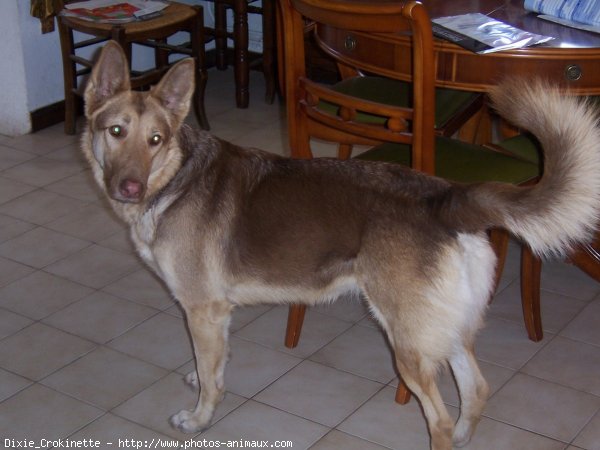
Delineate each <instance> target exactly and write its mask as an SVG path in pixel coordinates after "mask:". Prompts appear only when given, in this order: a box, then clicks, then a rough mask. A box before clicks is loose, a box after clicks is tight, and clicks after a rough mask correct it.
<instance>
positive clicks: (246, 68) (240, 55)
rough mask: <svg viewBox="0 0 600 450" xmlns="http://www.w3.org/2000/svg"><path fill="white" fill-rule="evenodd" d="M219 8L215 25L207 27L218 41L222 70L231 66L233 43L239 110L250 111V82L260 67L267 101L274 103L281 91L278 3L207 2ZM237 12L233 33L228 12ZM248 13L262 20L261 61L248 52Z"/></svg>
mask: <svg viewBox="0 0 600 450" xmlns="http://www.w3.org/2000/svg"><path fill="white" fill-rule="evenodd" d="M207 1H209V2H212V3H214V5H215V26H214V28H208V27H207V28H206V31H207V33H208V34H210V35H211V36H212V37H213V38H214V40H215V46H216V61H215V65H216V67H217V69H219V70H225V69H226V68H227V66H228V64H227V39H228V38H230V39H232V40H233V49H234V59H233V66H234V76H235V99H236V104H237V107H238V108H247V107H248V103H249V91H248V81H249V73H250V69H252V68H260V70H261V71H262V72H263V75H264V77H265V83H266V94H265V101H266V102H267V103H269V104H270V103H273V100H274V99H275V92H276V90H277V84H276V77H275V59H276V58H275V53H276V50H275V0H262V2H261V3H262V4H261V5H256V2H257V0H207ZM228 9H231V10H232V11H233V31H229V30H228V27H227V10H228ZM248 14H258V15H260V16H261V17H262V38H263V51H262V55H261V57H260V58H254V59H252V58H251V56H250V52H249V50H248Z"/></svg>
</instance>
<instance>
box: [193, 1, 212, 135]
mask: <svg viewBox="0 0 600 450" xmlns="http://www.w3.org/2000/svg"><path fill="white" fill-rule="evenodd" d="M194 9H196V12H197V14H196V17H195V19H194V21H193V23H192V24H191V30H190V40H191V43H192V54H193V55H194V57H195V58H196V90H195V91H194V112H195V113H196V118H197V119H198V123H199V124H200V127H202V129H203V130H210V125H209V123H208V117H207V116H206V110H205V109H204V92H205V91H206V83H207V81H208V73H207V72H206V53H205V51H204V11H203V9H202V8H201V7H199V6H195V7H194Z"/></svg>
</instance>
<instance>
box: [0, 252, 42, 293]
mask: <svg viewBox="0 0 600 450" xmlns="http://www.w3.org/2000/svg"><path fill="white" fill-rule="evenodd" d="M34 270H35V269H33V268H32V267H29V266H26V265H24V264H19V263H18V262H14V261H11V260H9V259H6V258H2V257H1V256H0V287H2V286H5V285H7V284H9V283H12V282H13V281H16V280H18V279H19V278H23V277H24V276H27V275H29V274H30V273H31V272H33V271H34Z"/></svg>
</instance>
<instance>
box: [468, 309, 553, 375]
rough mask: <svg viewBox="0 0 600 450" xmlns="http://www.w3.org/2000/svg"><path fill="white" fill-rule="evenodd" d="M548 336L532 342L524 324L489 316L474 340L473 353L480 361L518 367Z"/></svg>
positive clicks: (541, 345)
mask: <svg viewBox="0 0 600 450" xmlns="http://www.w3.org/2000/svg"><path fill="white" fill-rule="evenodd" d="M550 338H551V335H548V334H547V335H546V336H545V338H544V340H543V341H542V342H532V341H530V340H529V339H528V338H527V333H526V331H525V326H524V325H522V324H517V323H515V322H510V321H507V320H502V319H497V318H495V317H492V316H489V317H488V318H487V320H486V322H485V326H484V328H483V329H482V330H481V331H480V332H479V334H478V336H477V338H476V340H475V354H476V355H477V358H478V359H480V360H482V361H487V362H490V363H493V364H498V365H500V366H503V367H507V368H509V369H519V368H520V367H522V366H523V364H525V363H526V362H527V361H529V359H531V357H532V356H533V355H535V354H536V353H537V352H538V351H540V350H541V349H542V347H543V346H544V345H545V344H546V342H548V340H549V339H550Z"/></svg>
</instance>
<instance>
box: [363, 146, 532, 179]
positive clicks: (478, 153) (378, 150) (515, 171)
mask: <svg viewBox="0 0 600 450" xmlns="http://www.w3.org/2000/svg"><path fill="white" fill-rule="evenodd" d="M410 157H411V156H410V146H408V145H404V144H394V143H386V144H381V145H379V146H377V147H374V148H372V149H370V150H368V151H366V152H364V153H361V154H360V155H357V156H356V158H358V159H364V160H372V161H387V162H394V163H398V164H403V165H405V166H410ZM435 174H436V175H437V176H439V177H442V178H446V179H448V180H453V181H458V182H462V183H478V182H483V181H501V182H504V183H512V184H521V183H524V182H526V181H529V180H532V179H535V178H536V177H537V176H538V175H539V166H538V165H537V164H534V163H532V162H528V161H525V160H522V159H516V158H512V157H510V156H507V155H504V154H502V153H499V152H495V151H492V150H489V149H486V148H485V147H482V146H479V145H472V144H468V143H465V142H462V141H458V140H456V139H449V138H445V137H437V138H436V148H435Z"/></svg>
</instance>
